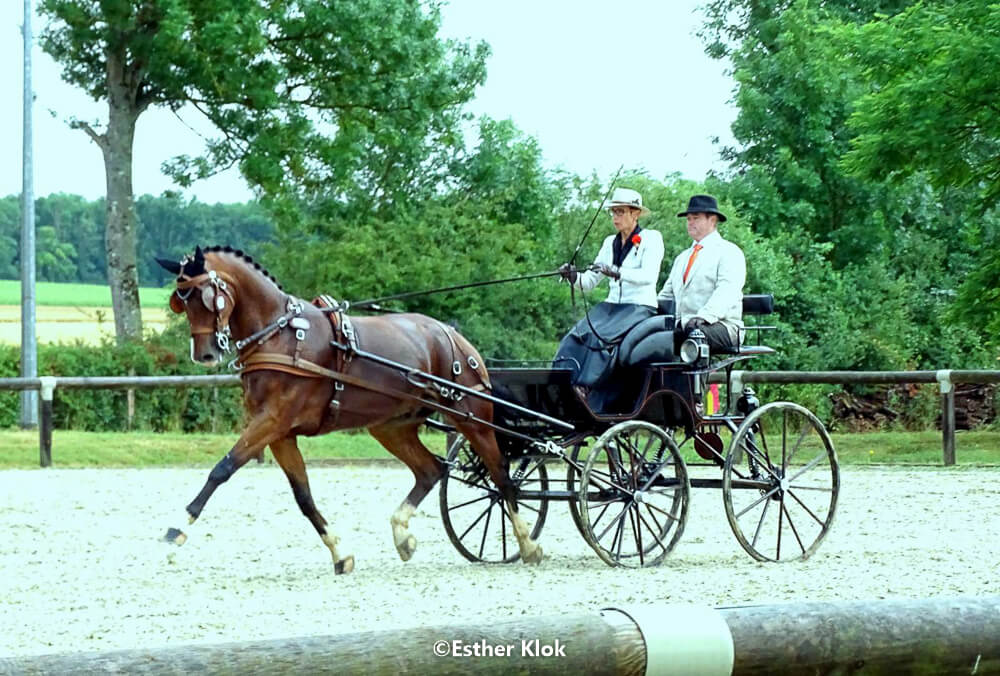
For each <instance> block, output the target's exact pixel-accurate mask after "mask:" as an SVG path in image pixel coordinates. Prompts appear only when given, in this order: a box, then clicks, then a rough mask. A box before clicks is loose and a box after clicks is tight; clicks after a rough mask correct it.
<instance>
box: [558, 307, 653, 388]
mask: <svg viewBox="0 0 1000 676" xmlns="http://www.w3.org/2000/svg"><path fill="white" fill-rule="evenodd" d="M654 314H656V311H655V310H654V309H653V308H651V307H649V306H647V305H636V304H633V303H598V304H597V305H595V306H594V307H592V308H591V309H590V312H589V313H588V316H587V317H584V318H583V319H581V320H580V321H579V322H577V324H576V326H574V327H573V330H572V331H570V332H569V333H567V334H566V336H565V337H564V338H563V339H562V341H561V342H560V343H559V349H558V350H556V356H555V358H554V359H553V360H552V366H553V368H569V369H572V370H573V384H574V385H580V386H582V387H598V386H600V385H601V384H602V383H604V382H605V381H606V380H607V379H608V377H609V376H610V375H611V373H612V371H613V370H614V365H615V360H616V359H617V355H618V345H619V343H620V342H621V339H622V337H623V336H624V335H625V334H626V333H628V331H629V329H631V328H632V327H633V326H635V325H636V324H638V323H639V322H641V321H642V320H644V319H647V318H648V317H652V316H653V315H654ZM588 318H589V322H588ZM591 326H593V329H591Z"/></svg>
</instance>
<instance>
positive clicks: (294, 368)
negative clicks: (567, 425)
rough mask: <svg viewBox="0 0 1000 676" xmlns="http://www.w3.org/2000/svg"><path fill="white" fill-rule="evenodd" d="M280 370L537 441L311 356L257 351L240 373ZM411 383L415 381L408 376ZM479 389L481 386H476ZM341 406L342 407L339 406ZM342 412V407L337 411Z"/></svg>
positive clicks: (241, 375) (470, 413) (469, 413)
mask: <svg viewBox="0 0 1000 676" xmlns="http://www.w3.org/2000/svg"><path fill="white" fill-rule="evenodd" d="M264 370H267V371H280V372H282V373H289V374H292V375H297V376H304V377H306V378H331V379H333V380H336V381H339V382H342V383H345V384H347V385H354V386H356V387H360V388H362V389H364V390H370V391H372V392H379V393H381V394H386V395H388V396H390V397H395V398H397V399H405V400H407V401H413V402H417V403H419V404H422V405H423V406H427V407H428V408H432V409H434V410H436V411H441V412H442V413H447V414H449V415H453V416H455V417H458V418H464V419H465V420H468V421H471V422H475V423H478V424H480V425H485V426H486V427H489V428H490V429H492V430H495V431H497V432H501V433H503V434H507V435H510V436H515V437H519V438H522V439H525V440H528V441H534V440H533V439H532V438H531V437H528V436H526V435H523V434H521V433H519V432H515V431H513V430H508V429H506V428H503V427H500V426H499V425H496V424H494V423H492V422H490V421H489V420H484V419H483V418H480V417H478V416H476V415H474V414H473V413H472V412H471V411H459V410H458V409H455V408H452V407H450V406H446V405H444V404H442V403H440V402H437V401H434V400H432V399H425V398H424V397H421V396H419V395H415V394H410V393H409V392H403V391H402V390H398V389H395V388H391V387H375V386H373V385H371V384H370V383H368V382H367V381H365V380H363V379H361V378H358V377H356V376H352V375H350V374H347V373H338V372H336V371H333V370H331V369H328V368H324V367H322V366H320V365H319V364H315V363H313V362H311V361H309V360H308V359H299V360H298V361H296V360H294V359H293V358H292V357H289V356H288V355H287V354H280V353H277V352H258V353H256V354H253V355H251V356H250V357H249V358H248V359H247V363H246V366H245V368H244V369H243V371H242V372H241V373H240V377H243V376H244V375H246V374H247V373H252V372H253V371H264ZM408 380H409V382H413V381H412V380H410V379H408ZM476 389H479V388H476ZM338 409H339V406H338ZM338 415H339V410H338Z"/></svg>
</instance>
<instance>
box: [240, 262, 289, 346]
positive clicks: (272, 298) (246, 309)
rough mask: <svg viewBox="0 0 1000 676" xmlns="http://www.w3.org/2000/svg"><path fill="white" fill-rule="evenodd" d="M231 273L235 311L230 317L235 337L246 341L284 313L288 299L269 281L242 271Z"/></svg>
mask: <svg viewBox="0 0 1000 676" xmlns="http://www.w3.org/2000/svg"><path fill="white" fill-rule="evenodd" d="M235 272H236V271H232V272H230V274H231V275H232V276H233V277H234V278H235V279H236V287H237V291H236V293H237V298H236V308H235V309H234V310H233V314H232V316H231V317H230V318H229V326H230V329H231V330H232V332H233V337H234V338H236V339H237V340H239V339H242V338H246V337H247V336H249V335H252V334H253V333H256V332H257V331H259V330H260V329H262V328H264V327H265V326H267V325H268V324H269V323H271V322H272V321H274V320H275V319H277V318H278V317H280V316H281V315H282V314H284V313H285V310H286V307H285V306H286V304H287V300H288V296H287V295H286V294H285V293H284V292H282V291H281V290H280V289H278V287H277V286H275V285H274V283H273V282H271V281H270V280H269V279H266V278H265V277H264V276H263V275H260V274H257V273H255V272H254V271H251V270H246V269H242V270H239V272H238V273H237V274H234V273H235Z"/></svg>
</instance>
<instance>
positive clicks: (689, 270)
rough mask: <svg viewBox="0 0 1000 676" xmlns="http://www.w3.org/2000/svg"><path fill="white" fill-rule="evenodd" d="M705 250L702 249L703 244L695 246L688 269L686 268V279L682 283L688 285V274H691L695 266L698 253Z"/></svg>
mask: <svg viewBox="0 0 1000 676" xmlns="http://www.w3.org/2000/svg"><path fill="white" fill-rule="evenodd" d="M703 248H704V247H702V245H701V244H695V245H694V251H692V252H691V258H689V259H688V265H687V267H686V268H684V279H683V280H682V281H683V282H684V283H685V284H686V283H687V280H688V273H689V272H691V266H692V265H694V259H695V258H697V257H698V252H699V251H701V250H702V249H703Z"/></svg>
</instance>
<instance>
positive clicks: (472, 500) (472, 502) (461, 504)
mask: <svg viewBox="0 0 1000 676" xmlns="http://www.w3.org/2000/svg"><path fill="white" fill-rule="evenodd" d="M490 497H491V496H489V495H480V496H479V497H478V498H472V499H471V500H466V501H465V502H460V503H458V504H457V505H452V507H451V508H452V509H461V508H462V507H468V506H469V505H472V504H475V503H477V502H482V501H483V500H489V499H490ZM490 506H491V507H492V505H490Z"/></svg>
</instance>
